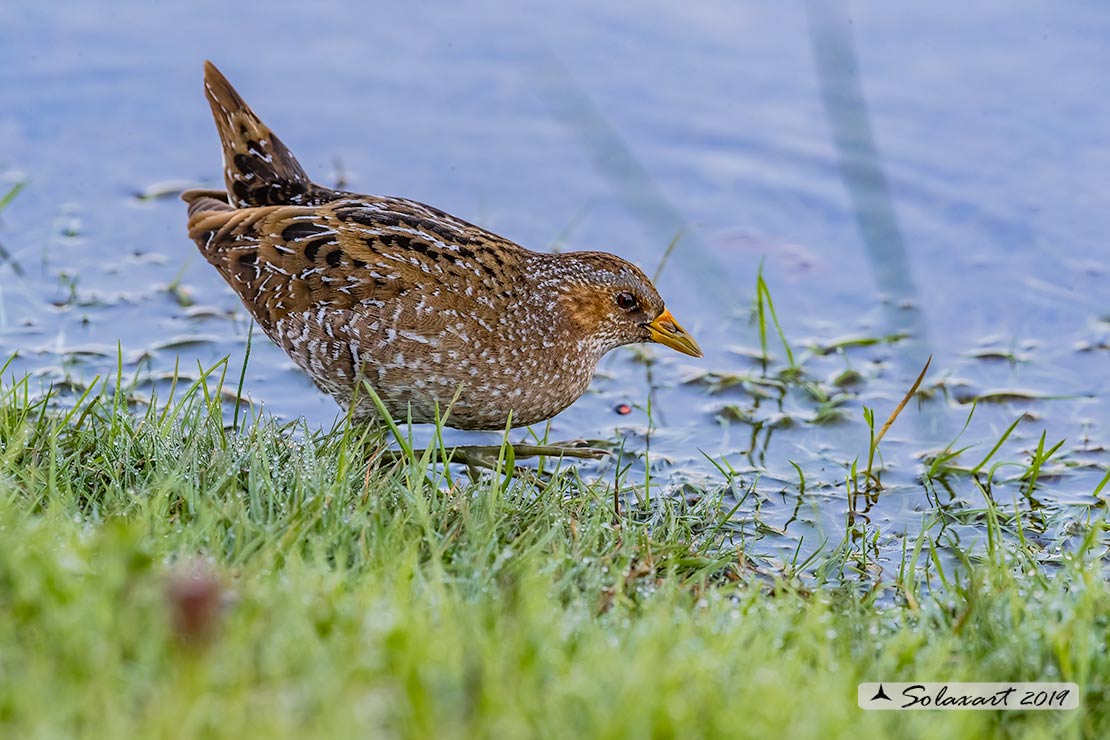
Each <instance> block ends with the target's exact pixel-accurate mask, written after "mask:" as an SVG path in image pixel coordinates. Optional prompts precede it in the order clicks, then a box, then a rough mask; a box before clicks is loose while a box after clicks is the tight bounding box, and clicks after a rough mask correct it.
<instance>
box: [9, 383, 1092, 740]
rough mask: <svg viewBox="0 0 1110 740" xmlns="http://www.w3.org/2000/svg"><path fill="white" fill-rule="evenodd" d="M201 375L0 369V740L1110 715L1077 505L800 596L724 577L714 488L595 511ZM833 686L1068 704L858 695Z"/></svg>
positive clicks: (1065, 719) (877, 732) (934, 728)
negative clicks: (912, 703)
mask: <svg viewBox="0 0 1110 740" xmlns="http://www.w3.org/2000/svg"><path fill="white" fill-rule="evenodd" d="M220 376H221V373H220V371H219V370H218V369H216V370H214V371H208V372H205V373H202V374H201V378H200V379H199V380H198V381H197V382H195V383H194V384H193V385H192V386H191V387H189V388H188V389H186V390H185V391H184V393H182V394H181V396H180V397H179V398H178V399H176V400H175V401H174V402H173V403H172V404H161V405H160V404H159V403H157V402H156V400H155V399H151V400H150V402H149V403H147V404H145V405H144V406H143V407H142V408H143V410H136V408H135V407H134V406H133V405H131V404H129V403H127V399H128V393H127V389H126V388H123V387H121V385H120V384H119V383H115V384H112V383H104V384H102V385H100V386H99V387H98V389H96V390H90V391H88V392H87V393H86V394H85V395H84V396H83V397H82V398H81V399H79V400H78V401H77V403H76V404H74V405H70V406H67V407H58V406H57V405H56V404H54V403H53V402H52V399H50V398H49V397H48V398H36V397H35V396H34V395H33V394H32V393H31V392H30V389H29V384H28V383H27V382H25V381H24V382H17V383H14V384H12V383H8V384H6V385H2V386H0V735H3V736H4V737H29V736H55V735H63V736H72V735H80V736H82V737H113V738H115V737H161V736H172V737H185V736H197V735H199V736H204V737H350V736H356V735H363V736H365V735H370V736H406V737H437V738H441V737H473V736H480V737H534V736H546V737H676V736H681V737H716V736H731V737H780V736H781V737H793V738H806V737H814V738H817V737H820V738H830V737H861V736H866V737H882V736H891V737H919V738H933V737H936V738H952V737H1105V736H1106V735H1107V733H1110V709H1108V707H1110V704H1108V703H1107V699H1108V698H1110V696H1108V692H1110V683H1108V680H1107V679H1108V677H1110V653H1108V651H1107V650H1106V649H1105V648H1106V644H1105V641H1106V634H1107V628H1108V627H1110V587H1108V586H1107V583H1106V580H1105V578H1104V571H1103V564H1102V563H1101V561H1100V556H1101V553H1098V552H1096V549H1097V544H1096V543H1098V542H1099V541H1100V535H1101V534H1102V533H1103V532H1104V530H1105V528H1106V524H1105V520H1104V519H1099V518H1095V517H1094V516H1092V518H1091V520H1090V521H1088V522H1086V523H1085V526H1086V527H1087V535H1086V536H1085V537H1083V538H1082V541H1081V543H1080V544H1079V545H1078V546H1077V547H1076V548H1075V549H1074V550H1073V551H1071V552H1069V553H1067V554H1066V557H1065V558H1064V559H1063V560H1062V561H1061V562H1060V563H1059V564H1058V565H1057V566H1055V567H1054V568H1053V569H1052V570H1051V571H1049V570H1047V568H1046V566H1044V565H1041V564H1040V563H1041V561H1039V560H1038V559H1036V558H1033V557H1030V556H1029V553H1028V552H1027V550H1026V549H1025V546H1024V544H1023V542H1022V541H1021V540H1020V539H1017V540H1015V539H1014V538H1006V537H1002V536H998V534H997V532H996V533H995V536H992V538H991V545H990V547H988V549H987V552H986V553H985V555H980V556H977V557H975V558H972V557H970V556H968V555H964V556H963V561H964V567H962V568H960V569H958V570H953V569H952V568H948V570H945V568H944V566H943V565H942V562H943V561H942V559H941V558H939V557H932V558H930V557H928V555H929V553H930V552H934V554H935V551H936V550H937V549H938V548H940V547H944V546H945V545H944V544H943V543H942V540H941V538H940V537H939V536H937V537H933V536H932V535H930V534H928V533H929V532H931V531H932V530H931V529H930V528H929V527H926V528H925V529H924V530H923V533H922V535H921V537H920V538H919V539H918V542H917V544H916V550H917V552H915V553H913V557H912V558H909V559H908V562H910V563H912V562H918V555H921V554H923V555H924V557H922V560H923V561H925V562H927V563H929V566H928V568H926V569H925V570H924V571H920V570H919V569H915V568H913V567H911V566H906V568H905V569H904V570H903V572H902V573H901V574H900V575H899V577H898V579H896V580H895V581H891V582H882V581H880V582H877V583H873V584H872V585H871V586H870V587H869V588H867V589H855V588H850V587H836V586H828V587H826V588H823V589H819V590H816V591H813V590H808V589H806V588H804V587H802V586H801V585H800V582H799V581H797V580H795V579H794V578H793V577H791V576H789V575H787V574H786V573H783V574H781V575H779V576H777V577H771V578H768V577H766V576H758V577H757V576H755V575H753V571H752V570H751V569H750V568H749V567H748V566H747V564H746V563H747V561H746V553H745V552H744V550H743V549H742V548H740V549H738V548H736V547H735V545H733V544H732V542H731V540H729V539H728V536H727V533H728V528H727V527H724V526H723V524H724V523H725V522H727V521H728V520H729V518H730V516H731V515H732V513H734V512H735V510H736V509H735V507H730V506H728V505H726V504H725V503H724V502H723V501H721V500H719V499H715V498H714V497H713V496H708V495H707V496H703V497H701V498H700V499H699V500H698V501H696V502H693V503H691V502H689V501H687V500H686V499H685V498H683V497H673V498H668V497H664V496H653V497H652V498H651V499H650V500H649V501H638V500H637V499H636V498H635V497H628V496H626V497H625V501H626V506H625V511H624V513H623V515H622V516H621V517H620V518H619V519H615V518H614V510H613V496H614V493H617V494H620V493H622V492H620V491H616V492H614V490H613V488H612V485H611V484H610V483H608V482H601V481H588V480H583V479H582V478H581V477H580V475H579V474H578V472H577V470H576V468H574V467H573V466H569V465H567V464H562V465H561V466H555V467H552V466H551V465H548V466H547V468H546V469H545V475H544V477H543V479H542V480H540V479H538V478H535V477H533V478H531V479H528V480H522V479H515V478H513V477H511V476H508V475H503V474H487V475H485V476H482V477H478V478H477V479H474V480H464V479H459V478H457V477H454V476H452V470H451V468H450V467H447V468H445V467H444V466H443V465H440V464H436V463H435V458H434V457H433V455H432V453H430V452H427V453H424V454H422V455H420V456H417V455H415V454H407V455H406V454H402V455H400V459H399V460H397V461H396V462H395V463H393V464H390V465H373V464H368V461H373V460H375V459H380V458H379V453H380V452H381V451H382V450H383V449H384V447H383V436H382V435H381V434H379V433H378V432H374V431H371V430H368V429H365V428H358V427H352V426H343V427H341V428H338V429H336V430H333V431H332V432H331V433H324V434H321V433H313V432H311V431H310V430H307V429H304V428H299V427H296V426H289V425H286V426H282V425H279V424H277V423H275V422H273V421H272V420H269V419H266V418H261V419H259V418H256V419H254V420H253V422H252V423H249V424H246V425H244V426H243V428H241V429H239V430H235V429H233V428H230V427H228V426H225V423H224V419H225V418H226V417H225V414H224V409H223V403H224V401H223V399H224V398H225V394H224V393H222V392H221V389H220V388H219V387H215V388H213V387H210V383H211V384H213V385H218V384H217V383H216V381H215V380H213V379H215V378H219V377H220ZM1041 457H1047V455H1041ZM729 474H730V475H731V473H729ZM799 476H801V472H800V470H799ZM811 485H813V484H812V482H811ZM986 511H987V517H986V523H985V525H984V526H986V527H987V528H988V529H991V528H993V529H996V530H997V529H998V528H999V527H1000V526H1001V525H1000V524H999V517H998V516H995V509H994V505H993V502H991V501H990V500H989V498H988V500H987V503H986ZM1018 526H1019V528H1020V523H1019V524H1018ZM847 538H848V533H847V532H846V540H847ZM1007 543H1009V544H1007ZM844 552H847V550H845V551H843V552H842V553H841V554H842V555H843V553H844ZM845 557H846V556H845ZM831 562H832V561H831V560H830V561H829V562H826V563H824V564H823V565H822V566H821V567H829V565H830V563H831ZM864 680H887V681H893V680H915V681H916V680H979V681H1030V680H1057V681H1075V682H1077V683H1079V684H1080V686H1081V687H1082V688H1083V691H1084V695H1083V701H1082V706H1081V708H1080V709H1079V710H1077V711H1073V712H1028V713H1022V712H1012V713H997V712H941V713H935V712H925V713H921V712H916V713H882V712H871V713H864V712H862V711H860V710H859V709H858V708H857V707H856V698H855V694H856V688H855V687H856V684H857V683H858V682H860V681H864Z"/></svg>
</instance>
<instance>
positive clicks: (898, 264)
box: [806, 0, 947, 439]
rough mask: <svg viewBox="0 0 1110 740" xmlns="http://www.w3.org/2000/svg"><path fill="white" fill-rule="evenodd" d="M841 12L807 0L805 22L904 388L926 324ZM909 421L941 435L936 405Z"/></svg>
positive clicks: (921, 355) (917, 367)
mask: <svg viewBox="0 0 1110 740" xmlns="http://www.w3.org/2000/svg"><path fill="white" fill-rule="evenodd" d="M848 12H849V11H848V10H847V9H846V8H845V7H844V6H843V5H841V4H839V3H833V2H829V1H828V0H808V2H807V3H806V19H807V22H808V27H809V38H810V44H811V46H812V48H813V58H814V65H815V66H816V70H817V81H818V84H819V86H820V91H821V103H822V106H823V107H824V110H825V116H826V118H827V119H828V124H829V133H830V135H831V137H832V141H833V145H834V146H835V148H836V153H837V160H838V165H839V169H840V176H841V179H842V180H843V181H844V187H845V189H846V190H847V193H848V197H849V199H850V201H851V204H852V210H853V212H854V216H855V221H856V226H857V228H858V229H859V234H860V239H861V241H862V242H863V246H864V250H865V253H866V255H867V261H868V264H869V265H870V266H871V274H872V279H873V280H874V282H875V287H876V289H877V290H879V291H880V292H881V293H884V294H886V295H887V296H888V297H889V299H890V300H888V301H887V302H886V303H885V307H884V310H883V320H884V322H885V324H886V327H885V328H886V331H887V333H894V332H896V331H900V330H908V331H909V332H910V338H909V340H908V341H907V342H905V344H903V345H902V346H903V347H904V350H905V351H903V352H900V353H897V354H896V355H895V360H894V361H895V363H896V364H897V368H898V374H899V377H901V378H905V379H906V386H907V387H909V384H910V383H911V382H912V381H913V378H914V377H916V376H917V374H918V373H919V372H920V371H921V368H922V367H923V366H924V365H925V362H926V359H927V358H928V357H929V355H930V354H932V347H931V342H930V341H929V334H928V326H927V322H926V321H925V316H924V314H923V312H922V309H921V306H920V302H919V299H918V293H917V287H916V285H915V284H914V280H913V271H912V268H911V266H910V259H909V254H908V251H907V245H906V239H905V237H904V235H903V232H902V228H901V226H900V224H899V222H898V214H897V212H896V211H895V208H894V199H893V197H892V196H891V191H890V184H889V181H888V179H887V176H886V172H885V170H884V168H883V162H882V154H881V153H880V152H879V147H878V145H877V144H876V141H875V135H874V131H873V129H872V126H871V117H870V114H869V112H868V107H867V99H866V97H865V96H864V93H863V85H862V83H861V81H860V74H859V60H858V58H857V56H856V50H855V44H854V41H853V38H852V29H851V19H850V18H849V16H848ZM913 418H914V419H915V423H916V426H917V429H918V432H919V433H921V434H923V435H924V436H925V437H927V438H931V439H936V438H938V436H939V437H944V436H946V434H947V429H946V427H947V424H945V419H944V415H943V414H942V413H940V408H939V407H934V406H932V405H926V406H923V407H922V408H921V411H920V413H917V414H914V415H913Z"/></svg>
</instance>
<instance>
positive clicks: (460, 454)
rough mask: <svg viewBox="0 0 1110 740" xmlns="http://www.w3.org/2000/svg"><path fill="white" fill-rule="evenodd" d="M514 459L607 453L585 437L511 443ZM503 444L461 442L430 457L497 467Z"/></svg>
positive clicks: (388, 458) (392, 457) (389, 456)
mask: <svg viewBox="0 0 1110 740" xmlns="http://www.w3.org/2000/svg"><path fill="white" fill-rule="evenodd" d="M505 447H508V448H511V449H512V451H513V457H514V459H516V460H523V459H527V458H531V457H573V458H578V459H581V460H599V459H601V458H603V457H605V456H606V455H608V454H609V451H608V450H602V449H598V448H596V447H589V446H588V445H587V443H586V442H585V440H570V441H567V442H558V443H555V444H549V445H533V444H510V445H505ZM501 451H502V445H463V446H461V447H451V448H448V449H446V450H444V451H443V452H442V454H439V453H433V457H432V459H433V460H434V461H436V462H444V461H446V462H448V463H456V464H460V465H467V466H469V467H472V468H487V469H489V470H496V469H497V468H498V460H499V459H503V458H502V456H501ZM425 452H427V450H426V449H424V450H413V451H412V455H413V457H421V456H423V455H424V453H425ZM404 458H405V454H404V452H403V451H401V450H386V451H385V452H383V453H382V456H381V458H380V459H381V460H382V461H383V462H386V463H390V462H396V461H398V460H403V459H404Z"/></svg>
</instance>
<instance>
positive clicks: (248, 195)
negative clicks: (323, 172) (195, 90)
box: [204, 62, 332, 208]
mask: <svg viewBox="0 0 1110 740" xmlns="http://www.w3.org/2000/svg"><path fill="white" fill-rule="evenodd" d="M204 94H205V96H206V97H207V98H208V104H209V105H210V106H212V116H213V117H214V118H215V119H216V129H217V130H218V131H219V133H220V143H221V144H222V145H223V150H224V178H225V179H226V180H227V193H228V202H229V203H231V205H234V206H236V207H238V208H249V207H251V206H267V205H283V204H291V205H311V204H314V203H318V202H323V201H327V200H330V199H331V198H329V197H328V196H329V195H330V194H332V191H329V190H328V189H327V188H321V187H319V186H317V185H314V184H313V183H312V180H310V179H309V177H308V175H307V174H305V171H304V169H302V168H301V165H300V163H298V162H297V158H296V157H294V156H293V153H292V152H291V151H289V149H288V148H286V146H285V144H283V143H282V142H281V139H279V138H278V137H277V136H275V135H274V132H273V131H271V130H270V128H269V127H268V126H267V125H266V124H264V123H262V121H261V119H259V117H258V116H257V115H255V113H254V111H252V110H251V109H250V106H249V105H247V104H246V103H245V102H244V101H243V99H242V98H241V97H239V93H237V92H235V88H234V87H232V86H231V83H230V82H228V81H227V78H226V77H224V76H223V75H222V74H221V73H220V70H218V69H216V65H214V64H212V62H205V63H204Z"/></svg>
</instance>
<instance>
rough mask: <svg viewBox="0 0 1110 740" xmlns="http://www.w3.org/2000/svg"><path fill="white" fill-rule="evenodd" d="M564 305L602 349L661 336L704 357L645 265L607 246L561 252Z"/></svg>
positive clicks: (686, 351) (670, 344) (580, 330)
mask: <svg viewBox="0 0 1110 740" xmlns="http://www.w3.org/2000/svg"><path fill="white" fill-rule="evenodd" d="M558 258H559V262H560V268H561V269H560V272H562V273H563V275H562V279H563V285H564V290H563V294H562V296H561V300H562V303H563V309H564V311H565V312H566V314H567V315H568V316H569V317H570V320H571V322H572V323H573V324H574V325H575V328H576V330H577V334H578V335H579V336H581V337H586V338H587V340H586V341H589V342H590V343H593V344H594V345H595V346H596V347H597V349H599V350H600V352H601V353H605V352H608V351H609V350H611V349H614V348H616V347H620V346H622V345H625V344H634V343H636V342H658V343H659V344H664V345H666V346H668V347H670V348H671V349H674V350H678V351H679V352H682V353H683V354H687V355H692V356H693V357H701V355H702V353H701V348H700V347H698V343H697V342H695V341H694V338H693V337H691V336H690V335H689V334H688V333H687V332H686V330H685V329H683V328H682V326H681V325H680V324H679V323H678V322H677V321H676V320H675V318H674V317H673V316H671V312H670V311H668V310H667V308H666V306H664V305H663V299H662V298H660V297H659V291H657V290H656V289H655V286H654V285H652V284H651V280H650V279H648V276H647V275H645V274H644V272H643V270H641V269H640V268H638V267H636V266H635V265H633V264H632V263H631V262H628V261H627V260H623V259H621V258H620V257H617V256H616V255H612V254H608V253H606V252H567V253H564V254H561V255H558Z"/></svg>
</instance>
